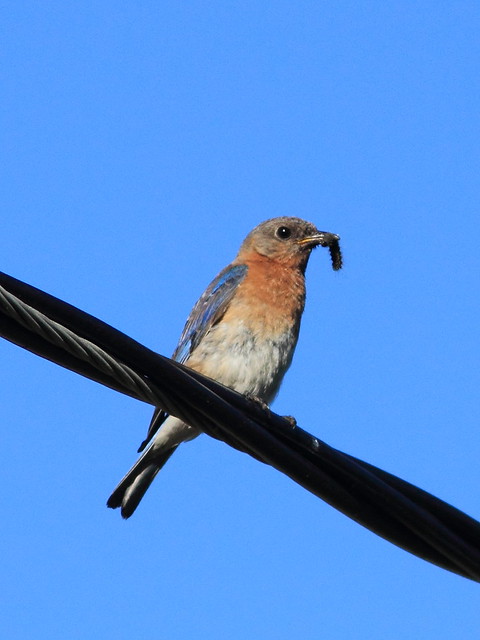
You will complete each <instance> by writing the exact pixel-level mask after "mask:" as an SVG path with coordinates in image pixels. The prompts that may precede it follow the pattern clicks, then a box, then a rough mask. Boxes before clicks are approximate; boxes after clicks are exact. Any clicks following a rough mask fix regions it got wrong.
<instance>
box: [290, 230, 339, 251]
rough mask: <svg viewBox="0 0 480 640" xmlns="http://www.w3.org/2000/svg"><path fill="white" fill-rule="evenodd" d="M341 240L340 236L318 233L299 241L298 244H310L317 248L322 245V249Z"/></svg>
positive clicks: (324, 232) (323, 232) (325, 232)
mask: <svg viewBox="0 0 480 640" xmlns="http://www.w3.org/2000/svg"><path fill="white" fill-rule="evenodd" d="M339 240H340V236H337V235H336V234H335V233H329V232H328V231H318V232H317V233H314V234H313V235H311V236H307V237H306V238H302V239H301V240H299V241H298V244H301V245H306V244H308V245H311V246H312V247H316V246H318V245H321V246H322V247H330V246H331V245H332V244H334V243H335V242H338V241H339Z"/></svg>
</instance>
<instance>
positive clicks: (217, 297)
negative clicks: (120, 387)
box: [138, 264, 248, 452]
mask: <svg viewBox="0 0 480 640" xmlns="http://www.w3.org/2000/svg"><path fill="white" fill-rule="evenodd" d="M247 269H248V267H247V265H245V264H236V265H230V266H229V267H225V269H223V271H221V272H220V273H219V274H218V276H217V277H216V278H215V280H213V282H211V283H210V285H209V286H208V287H207V288H206V289H205V291H204V293H203V294H202V295H201V296H200V298H199V300H198V301H197V303H196V304H195V306H194V307H193V309H192V311H191V313H190V315H189V317H188V320H187V322H186V324H185V327H184V329H183V331H182V335H181V336H180V340H179V341H178V345H177V348H176V349H175V351H174V353H173V356H172V358H173V359H174V360H176V361H177V362H181V363H184V362H185V361H186V360H187V359H188V357H189V356H190V354H191V353H192V351H193V350H194V349H195V347H196V346H197V345H198V344H199V342H200V341H201V340H202V338H203V337H204V336H205V334H206V333H208V331H209V330H210V329H211V328H212V327H213V326H214V325H215V324H216V323H217V322H219V320H220V319H221V318H222V317H223V314H224V313H225V311H226V310H227V307H228V305H229V304H230V301H231V299H232V298H233V296H234V295H235V291H236V290H237V287H238V285H239V284H240V283H241V282H242V280H243V279H244V278H245V276H246V274H247ZM167 417H168V413H166V412H165V411H163V410H162V409H159V408H157V409H155V412H154V414H153V416H152V420H151V422H150V426H149V428H148V433H147V437H146V438H145V440H144V441H143V442H142V444H141V445H140V448H139V449H138V451H139V452H140V451H143V450H144V449H145V447H146V446H147V444H148V443H149V442H150V440H151V439H152V438H153V436H154V435H155V434H156V432H157V431H158V429H159V428H160V427H161V425H162V424H163V422H164V421H165V420H166V419H167Z"/></svg>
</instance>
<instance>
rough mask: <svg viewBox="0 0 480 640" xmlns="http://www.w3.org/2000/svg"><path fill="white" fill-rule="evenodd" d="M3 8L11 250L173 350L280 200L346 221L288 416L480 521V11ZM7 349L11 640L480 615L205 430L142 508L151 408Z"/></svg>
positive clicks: (351, 634) (461, 627) (96, 308)
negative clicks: (119, 495) (141, 452)
mask: <svg viewBox="0 0 480 640" xmlns="http://www.w3.org/2000/svg"><path fill="white" fill-rule="evenodd" d="M1 12H2V17H1V25H2V26H1V31H2V34H1V39H0V42H1V44H0V47H1V50H2V63H1V66H0V81H1V87H2V89H1V94H2V98H1V102H2V106H1V126H0V132H1V133H0V135H1V139H0V164H1V167H2V174H3V177H2V180H1V183H0V197H1V208H2V212H3V213H2V216H1V219H0V246H1V265H0V268H1V269H2V270H3V271H6V272H7V273H10V274H11V275H14V276H16V277H18V278H20V279H23V280H25V281H27V282H29V283H31V284H33V285H35V286H38V287H40V288H42V289H44V290H46V291H48V292H50V293H52V294H54V295H56V296H58V297H60V298H62V299H64V300H67V301H69V302H71V303H73V304H75V305H76V306H78V307H80V308H82V309H84V310H86V311H89V312H90V313H93V314H94V315H97V316H98V317H100V318H102V319H103V320H105V321H107V322H109V323H110V324H112V325H114V326H116V327H118V328H120V329H122V330H123V331H125V332H126V333H128V334H129V335H131V336H133V337H134V338H136V339H138V340H140V341H141V342H143V343H144V344H146V345H147V346H150V347H152V348H154V349H156V350H158V351H159V352H161V353H164V354H167V355H169V354H170V353H171V352H172V351H173V349H174V347H175V345H176V342H177V338H178V336H179V333H180V331H181V329H182V327H183V323H184V321H185V318H186V316H187V314H188V313H189V311H190V308H191V306H192V304H193V303H194V302H195V300H196V298H197V296H198V295H199V294H200V293H201V292H202V290H203V289H204V287H205V286H206V285H207V284H208V283H209V281H210V280H211V279H212V277H213V276H214V275H215V274H216V273H217V272H218V271H219V270H220V269H221V268H222V267H223V266H224V265H225V264H227V263H228V262H229V261H230V260H231V259H232V258H233V257H234V255H235V253H236V251H237V248H238V246H239V244H240V242H241V240H242V238H243V237H244V235H245V234H246V233H247V232H248V231H249V230H250V229H251V228H252V227H253V226H255V225H256V224H258V223H259V222H260V221H262V220H265V219H267V218H269V217H272V216H277V215H295V216H300V217H304V218H307V219H309V220H311V221H313V222H315V223H316V224H317V225H318V227H319V228H321V229H325V230H327V231H332V232H335V233H338V234H340V235H341V237H342V246H343V250H344V254H345V269H344V271H342V272H340V273H338V274H335V273H333V272H332V270H331V269H330V265H329V258H328V253H327V252H326V251H320V250H318V251H317V252H315V253H314V255H313V256H312V260H311V262H310V265H309V269H308V273H307V276H308V278H307V280H308V300H307V308H306V312H305V315H304V322H303V327H302V333H301V336H300V343H299V346H298V349H297V353H296V357H295V359H294V363H293V366H292V368H291V370H290V372H289V373H288V375H287V377H286V379H285V382H284V385H283V387H282V390H281V392H280V395H279V397H278V399H277V401H276V403H275V405H274V408H275V409H276V410H277V411H278V412H279V413H285V414H291V415H294V416H296V418H297V420H298V422H299V424H300V425H301V426H302V427H304V428H306V429H308V430H309V431H312V432H314V433H315V434H316V435H318V436H319V437H321V438H322V439H324V440H326V441H327V442H328V443H329V444H331V445H333V446H335V447H337V448H340V449H342V450H344V451H347V452H348V453H350V454H353V455H355V456H358V457H360V458H363V459H365V460H367V461H369V462H371V463H373V464H376V465H378V466H380V467H382V468H384V469H386V470H388V471H390V472H392V473H395V474H397V475H399V476H401V477H402V478H405V479H407V480H409V481H411V482H413V483H415V484H418V485H419V486H421V487H422V488H424V489H427V490H428V491H431V492H432V493H434V494H435V495H438V496H439V497H441V498H443V499H445V500H447V501H448V502H451V503H452V504H454V505H456V506H457V507H459V508H461V509H463V510H465V511H466V512H467V513H469V514H471V515H473V516H475V517H476V518H480V465H479V463H478V461H479V458H480V435H479V422H478V415H479V387H480V379H479V377H480V374H479V365H478V363H479V342H478V315H479V311H480V309H479V278H478V276H479V259H478V254H479V252H478V244H479V237H480V222H479V200H480V198H479V195H480V189H479V183H478V171H479V170H478V167H479V155H480V154H479V148H480V130H479V112H480V98H479V96H480V93H479V89H480V82H479V73H478V68H479V49H480V45H479V36H478V34H479V32H480V7H479V4H478V2H473V1H472V2H468V1H464V2H444V3H439V2H433V1H426V2H415V3H412V2H406V1H404V2H399V1H393V2H381V1H376V2H358V1H355V2H353V1H351V2H348V1H340V2H318V1H311V2H308V1H302V0H300V1H298V2H294V3H293V2H287V1H285V0H284V1H282V0H280V1H278V2H259V1H258V0H255V1H250V2H247V1H245V2H243V1H241V2H235V3H233V2H218V1H215V0H214V1H212V2H200V1H198V0H197V1H194V0H192V1H187V2H180V1H177V2H169V1H166V2H152V1H150V2H148V1H146V2H110V1H105V2H102V1H100V2H99V1H98V0H97V1H96V2H91V1H90V2H88V1H87V2H81V3H78V2H68V1H67V2H65V1H63V2H49V1H48V0H47V1H46V2H21V1H20V2H18V1H16V2H13V1H7V2H3V3H2V7H1ZM0 358H1V366H0V394H1V395H0V397H1V406H2V420H1V422H2V428H1V433H2V460H1V465H0V477H1V485H2V491H1V494H2V498H1V505H2V506H1V512H2V527H1V530H2V532H1V536H0V539H1V541H0V557H1V560H0V565H1V570H0V591H1V594H2V595H1V599H0V635H1V636H2V637H5V638H9V640H19V639H29V638H35V639H36V640H43V639H47V638H48V639H49V640H51V639H52V638H69V639H83V638H92V637H95V638H102V639H106V640H110V639H112V640H113V639H115V640H123V639H131V638H147V637H148V638H162V639H163V638H165V639H168V640H180V639H183V638H209V639H210V640H220V639H221V640H223V639H225V638H227V639H228V640H237V639H239V640H240V639H242V640H244V639H245V638H261V639H262V640H263V639H274V640H283V639H285V640H287V639H291V638H300V637H301V638H307V639H317V638H328V639H329V640H333V639H337V638H338V639H340V638H341V639H344V638H355V639H368V640H372V639H373V640H377V639H378V640H380V639H382V640H383V639H385V638H388V639H400V638H401V639H404V638H409V637H410V638H422V639H431V638H432V639H433V638H435V640H439V639H449V640H450V639H451V638H453V637H455V638H469V637H474V636H475V634H478V623H479V606H478V602H479V586H478V585H475V584H474V583H471V582H469V581H467V580H465V579H462V578H459V577H457V576H454V575H451V574H449V573H447V572H445V571H442V570H441V569H438V568H436V567H433V566H430V565H428V564H426V563H424V562H422V561H421V560H418V559H416V558H414V557H413V556H410V555H409V554H407V553H405V552H404V551H401V550H399V549H397V548H395V547H393V546H392V545H390V544H388V543H387V542H385V541H383V540H381V539H380V538H378V537H376V536H375V535H373V534H372V533H370V532H368V531H366V530H364V529H362V528H361V527H360V526H358V525H357V524H355V523H353V522H351V521H350V520H348V519H347V518H346V517H344V516H343V515H341V514H339V513H337V512H336V511H334V510H333V509H332V508H330V507H329V506H327V505H325V504H324V503H322V502H321V501H320V500H318V499H317V498H315V497H314V496H312V495H310V494H308V493H307V492H306V491H304V490H303V489H301V488H300V487H298V486H297V485H295V484H294V483H292V482H291V481H290V480H289V479H288V478H286V477H284V476H282V475H281V474H279V473H278V472H276V471H274V470H272V469H270V468H268V467H266V466H264V465H261V464H259V463H258V462H256V461H254V460H252V459H249V458H248V457H247V456H246V455H242V454H240V453H238V452H236V451H233V450H230V449H229V448H228V447H227V446H225V445H224V444H222V443H219V442H215V441H212V440H210V439H209V438H207V437H206V436H203V437H201V438H199V439H198V440H196V441H195V442H193V443H191V444H189V445H185V446H184V447H182V448H181V450H180V451H179V452H178V453H177V454H176V455H175V456H174V457H173V458H172V460H171V461H170V462H169V464H168V465H167V466H166V467H165V469H164V471H162V473H161V475H159V476H158V478H157V480H156V481H155V484H154V486H153V487H152V489H151V490H150V491H149V493H148V495H147V497H146V499H145V500H144V502H143V503H142V505H141V507H140V508H139V510H138V512H137V513H136V514H135V516H134V517H133V518H132V519H131V520H130V521H128V522H123V521H122V520H121V518H120V516H119V514H118V512H114V511H111V510H108V509H107V508H106V507H105V501H106V499H107V497H108V495H109V494H110V492H111V490H112V488H113V487H114V486H115V484H116V483H117V481H118V480H119V479H120V477H121V476H122V475H123V473H124V472H125V471H126V470H127V468H128V467H129V466H130V465H131V463H132V462H133V461H134V460H135V458H136V453H135V451H136V448H137V447H138V445H139V443H140V442H141V440H142V438H143V437H144V435H145V431H146V428H147V425H148V422H149V419H150V413H151V409H150V407H148V406H147V405H143V404H141V403H139V402H137V401H134V400H132V399H129V398H126V397H123V396H120V395H119V394H117V393H114V392H112V391H110V390H108V389H105V388H103V387H100V386H99V385H97V384H94V383H92V382H90V381H87V380H84V379H82V378H80V377H79V376H76V375H74V374H72V373H70V372H67V371H65V370H63V369H60V368H59V367H56V366H54V365H52V364H50V363H48V362H45V361H42V360H41V359H40V358H37V357H34V356H32V355H30V354H28V353H27V352H24V351H22V350H21V349H19V348H17V347H14V346H13V345H10V344H9V343H7V342H2V343H0Z"/></svg>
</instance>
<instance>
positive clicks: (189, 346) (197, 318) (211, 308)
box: [172, 264, 248, 363]
mask: <svg viewBox="0 0 480 640" xmlns="http://www.w3.org/2000/svg"><path fill="white" fill-rule="evenodd" d="M247 269H248V267H247V265H245V264H236V265H233V266H229V267H226V268H225V269H224V270H223V271H221V272H220V273H219V274H218V276H217V277H216V278H215V280H214V281H213V282H212V283H211V284H210V285H209V286H208V287H207V289H206V290H205V292H204V293H203V294H202V296H201V297H200V299H199V300H198V302H197V303H196V305H195V306H194V307H193V309H192V312H191V313H190V316H189V317H188V320H187V322H186V324H185V327H184V329H183V332H182V335H181V336H180V340H179V342H178V345H177V348H176V349H175V352H174V354H173V356H172V357H173V359H174V360H176V361H177V362H182V363H183V362H185V360H187V358H188V357H189V356H190V354H191V353H192V351H193V350H194V349H195V347H196V346H197V345H198V344H199V342H200V341H201V340H202V338H203V337H204V335H205V334H206V333H208V331H209V330H210V329H211V328H212V327H213V326H214V325H215V324H216V323H217V322H218V321H219V320H220V319H221V318H222V316H223V314H224V313H225V311H226V309H227V307H228V305H229V304H230V301H231V299H232V298H233V296H234V294H235V291H236V290H237V287H238V285H239V284H240V283H241V282H242V280H243V279H244V278H245V275H246V273H247Z"/></svg>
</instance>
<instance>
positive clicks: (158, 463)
mask: <svg viewBox="0 0 480 640" xmlns="http://www.w3.org/2000/svg"><path fill="white" fill-rule="evenodd" d="M177 446H178V445H175V446H174V447H172V448H170V449H167V450H166V451H162V452H155V454H154V455H152V454H153V451H152V450H148V449H147V451H145V453H144V454H143V455H142V456H140V458H139V459H138V460H137V462H136V463H135V464H134V465H133V467H132V468H131V469H130V471H128V472H127V474H126V475H125V476H124V477H123V478H122V479H121V480H120V482H119V483H118V485H117V487H116V488H115V490H114V491H113V493H112V495H111V496H110V497H109V499H108V500H107V507H110V508H111V509H117V508H118V507H121V514H122V517H123V518H129V517H130V516H131V515H132V513H133V512H134V511H135V509H136V508H137V507H138V505H139V504H140V500H141V499H142V498H143V496H144V495H145V492H146V490H147V489H148V487H149V486H150V485H151V484H152V482H153V481H154V479H155V476H156V475H157V473H158V472H159V471H160V469H161V468H162V467H163V465H164V464H165V463H166V462H167V460H168V459H169V458H170V456H171V455H172V453H173V452H174V451H175V449H176V448H177Z"/></svg>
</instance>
